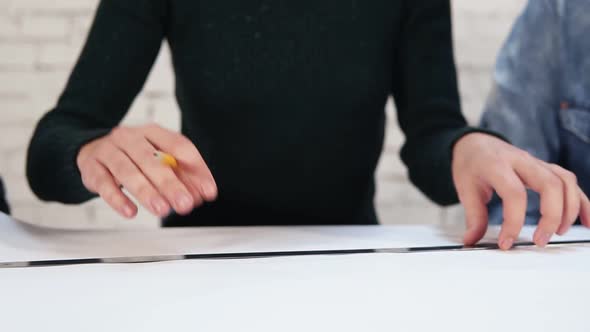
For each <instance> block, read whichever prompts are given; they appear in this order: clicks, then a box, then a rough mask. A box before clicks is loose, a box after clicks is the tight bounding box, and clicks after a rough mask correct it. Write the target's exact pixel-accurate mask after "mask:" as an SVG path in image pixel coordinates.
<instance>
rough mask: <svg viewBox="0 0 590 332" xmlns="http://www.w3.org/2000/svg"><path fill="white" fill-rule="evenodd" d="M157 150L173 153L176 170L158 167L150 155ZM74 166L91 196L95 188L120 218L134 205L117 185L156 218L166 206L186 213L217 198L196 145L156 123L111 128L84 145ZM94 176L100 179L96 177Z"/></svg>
mask: <svg viewBox="0 0 590 332" xmlns="http://www.w3.org/2000/svg"><path fill="white" fill-rule="evenodd" d="M156 150H164V151H166V152H168V153H170V154H172V155H174V156H175V158H177V161H178V164H179V167H178V168H177V169H173V168H171V167H168V166H165V165H162V164H161V163H160V161H158V160H157V159H156V158H154V156H153V153H154V152H155V151H156ZM76 162H77V164H78V167H79V169H80V171H81V174H82V177H83V179H86V180H84V181H85V185H86V186H87V187H88V188H91V189H92V190H93V191H95V192H99V191H98V189H97V188H98V187H99V186H100V187H101V191H100V192H99V193H100V194H101V196H104V197H107V198H105V200H107V199H108V202H109V204H111V205H112V206H113V207H114V208H115V209H117V211H119V212H121V211H123V210H124V211H125V213H123V214H124V215H125V216H128V215H133V216H134V215H135V214H136V213H137V207H136V206H135V205H134V204H133V203H132V202H131V201H129V198H127V196H125V194H124V193H123V192H122V191H121V190H120V186H121V185H122V186H124V187H125V189H126V190H127V191H128V193H129V194H130V195H133V196H134V197H135V198H136V199H137V200H138V201H139V203H140V204H141V205H142V206H144V207H145V208H147V209H148V210H149V211H150V212H152V213H153V214H154V215H156V216H160V217H163V216H166V215H167V214H168V213H169V211H170V209H171V207H172V208H174V210H175V211H176V212H177V213H179V214H188V213H190V212H191V211H192V210H193V208H194V207H195V206H198V205H201V204H202V203H203V201H205V200H206V201H212V200H215V198H216V196H217V186H216V184H215V181H214V180H213V176H212V174H211V172H210V170H209V168H208V167H207V165H206V164H205V161H204V160H203V158H202V157H201V155H200V154H199V152H198V151H197V149H196V147H195V146H194V145H193V144H192V143H191V142H190V141H189V140H188V139H187V138H186V137H184V136H182V135H180V134H178V133H175V132H172V131H168V130H166V129H163V128H161V127H159V126H156V125H150V126H146V127H140V128H125V127H121V128H115V129H113V130H112V131H111V133H110V134H109V135H107V136H105V137H102V138H99V139H96V140H94V141H92V142H90V143H88V144H86V145H85V146H83V147H82V148H81V149H80V152H79V153H78V156H77V158H76ZM89 165H90V166H89ZM83 166H84V167H83ZM99 173H100V174H101V175H100V177H98V176H95V174H99ZM96 178H99V180H96ZM100 181H102V182H104V183H105V184H102V182H100ZM128 203H129V204H131V205H129V204H128ZM128 208H131V210H130V209H128ZM130 211H131V213H129V212H130Z"/></svg>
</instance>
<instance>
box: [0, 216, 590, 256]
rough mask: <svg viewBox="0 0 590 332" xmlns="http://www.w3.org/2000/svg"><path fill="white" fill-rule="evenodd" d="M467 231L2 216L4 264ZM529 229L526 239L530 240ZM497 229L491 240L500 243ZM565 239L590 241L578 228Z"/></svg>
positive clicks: (361, 242)
mask: <svg viewBox="0 0 590 332" xmlns="http://www.w3.org/2000/svg"><path fill="white" fill-rule="evenodd" d="M462 232H463V230H462V229H446V228H436V227H431V226H315V227H314V226H302V227H241V228H240V227H237V228H236V227H208V228H207V227H205V228H180V229H156V230H139V231H133V230H101V231H80V230H75V231H72V230H61V229H47V228H42V227H38V226H34V225H30V224H26V223H24V222H19V221H16V220H13V219H11V218H9V217H7V216H5V215H2V214H0V262H8V261H29V260H47V259H72V258H94V257H100V258H104V257H122V256H158V255H178V254H188V253H191V254H198V253H223V252H249V251H289V250H329V249H362V248H392V247H393V248H404V247H417V246H441V245H456V244H460V243H461V238H462ZM533 232H534V228H531V227H528V228H525V229H524V231H523V233H522V238H521V240H530V239H531V237H532V233H533ZM497 233H498V229H497V228H492V229H490V231H489V232H488V235H487V236H486V237H487V239H486V241H488V242H495V238H496V234H497ZM555 239H560V240H576V239H590V231H589V230H586V229H583V228H575V229H574V230H572V231H570V232H569V233H568V234H567V235H566V236H564V237H555Z"/></svg>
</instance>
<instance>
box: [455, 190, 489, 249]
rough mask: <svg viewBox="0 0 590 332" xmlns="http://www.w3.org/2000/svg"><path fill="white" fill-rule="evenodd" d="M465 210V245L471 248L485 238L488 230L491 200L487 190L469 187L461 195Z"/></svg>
mask: <svg viewBox="0 0 590 332" xmlns="http://www.w3.org/2000/svg"><path fill="white" fill-rule="evenodd" d="M459 197H460V200H461V203H462V204H463V208H464V209H465V219H466V220H465V223H466V231H465V234H464V235H463V243H464V244H465V245H468V246H471V245H474V244H476V243H477V242H478V241H479V240H481V239H482V238H483V236H484V235H485V233H486V231H487V229H488V208H487V206H486V204H487V202H488V201H489V200H490V198H491V191H490V194H488V193H486V191H485V190H483V189H481V188H478V186H476V185H468V186H466V188H463V190H462V191H461V194H460V195H459Z"/></svg>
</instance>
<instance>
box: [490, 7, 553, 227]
mask: <svg viewBox="0 0 590 332" xmlns="http://www.w3.org/2000/svg"><path fill="white" fill-rule="evenodd" d="M558 7H559V1H558V0H529V2H528V4H527V6H526V8H525V10H524V12H523V13H522V14H521V16H520V17H519V18H518V19H517V21H516V23H515V25H514V27H513V29H512V32H511V33H510V35H509V37H508V39H507V41H506V42H505V44H504V46H503V47H502V49H501V51H500V54H499V56H498V58H497V62H496V67H495V71H494V86H493V89H492V91H491V93H490V95H489V97H488V100H487V103H486V105H485V109H484V115H483V118H482V123H481V125H482V127H484V128H486V129H489V130H493V131H496V132H498V133H500V134H502V135H504V137H506V138H507V139H508V140H509V141H510V142H512V144H514V145H515V146H517V147H519V148H521V149H524V150H526V151H528V152H529V153H530V154H531V155H533V156H535V157H537V158H539V159H542V160H545V161H547V162H556V161H557V159H558V152H559V131H558V129H559V128H558V119H557V116H558V113H557V110H558V109H559V80H560V77H559V69H558V65H559V49H560V47H559V34H560V20H559V8H558ZM489 212H490V216H489V219H490V224H499V223H501V222H502V219H503V218H502V205H501V201H500V199H499V198H498V197H497V196H496V197H494V198H493V199H492V202H490V204H489ZM539 216H540V215H539V196H538V195H537V194H536V193H534V192H529V194H528V208H527V220H526V222H527V223H528V224H536V223H537V221H538V219H539Z"/></svg>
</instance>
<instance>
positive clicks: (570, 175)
mask: <svg viewBox="0 0 590 332" xmlns="http://www.w3.org/2000/svg"><path fill="white" fill-rule="evenodd" d="M564 174H565V177H566V179H567V181H568V182H570V183H572V184H575V185H577V184H578V176H576V174H574V173H573V172H571V171H568V170H565V173H564Z"/></svg>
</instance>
